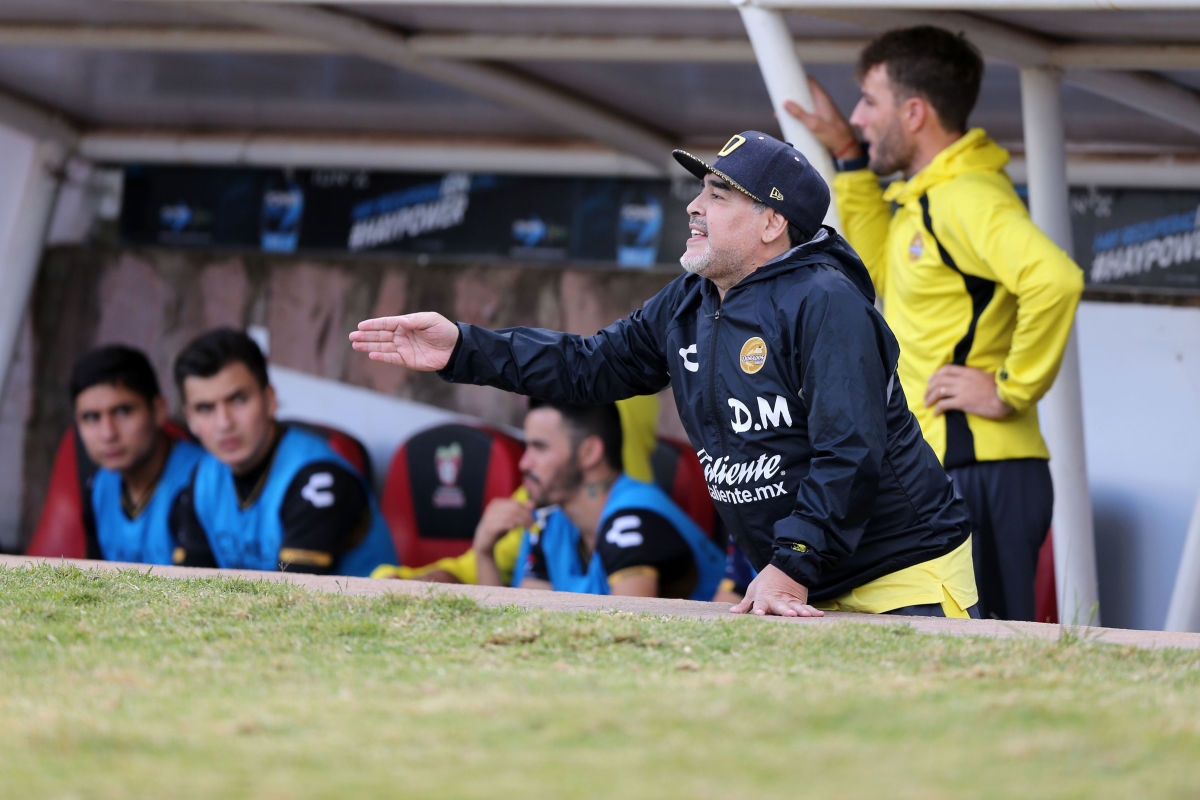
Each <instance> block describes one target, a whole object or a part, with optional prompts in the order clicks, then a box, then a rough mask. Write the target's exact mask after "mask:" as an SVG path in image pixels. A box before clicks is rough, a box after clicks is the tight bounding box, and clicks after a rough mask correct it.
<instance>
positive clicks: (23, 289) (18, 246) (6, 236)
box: [0, 137, 65, 390]
mask: <svg viewBox="0 0 1200 800" xmlns="http://www.w3.org/2000/svg"><path fill="white" fill-rule="evenodd" d="M22 139H23V137H22ZM5 140H7V144H8V146H7V147H6V146H5V143H6V141H5ZM27 144H28V143H27V140H25V141H21V140H13V139H10V138H8V137H0V149H3V150H5V151H6V156H5V157H6V162H7V158H8V157H9V155H13V154H17V155H18V158H19V159H21V157H23V160H24V162H25V163H24V164H21V163H20V160H18V161H17V163H15V164H14V163H12V162H7V163H6V165H5V170H4V171H5V173H6V174H8V175H9V176H10V177H11V178H12V179H13V182H12V183H10V184H9V185H8V192H7V196H6V197H4V198H2V199H0V208H7V209H8V211H7V214H6V215H2V214H0V217H3V216H7V219H2V218H0V390H2V389H3V387H4V384H5V383H7V381H8V372H9V367H10V366H11V365H12V362H13V358H14V356H15V351H16V347H17V339H18V337H19V336H20V332H21V322H22V320H23V319H24V316H25V309H26V307H27V306H28V305H29V297H30V295H31V294H32V292H33V282H34V278H35V277H37V268H38V262H39V261H40V260H41V257H42V245H43V243H44V242H45V240H46V231H47V229H48V228H49V225H50V215H51V213H52V212H53V210H54V199H55V196H56V194H57V190H58V183H59V181H58V178H57V171H58V169H59V167H61V165H62V163H63V159H64V157H65V152H64V150H63V148H62V147H61V146H60V145H58V144H55V143H49V142H41V143H36V142H35V143H34V144H33V145H32V147H29V146H27ZM10 170H11V171H10ZM0 190H2V189H0Z"/></svg>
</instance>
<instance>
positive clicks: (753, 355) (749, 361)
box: [738, 336, 767, 375]
mask: <svg viewBox="0 0 1200 800" xmlns="http://www.w3.org/2000/svg"><path fill="white" fill-rule="evenodd" d="M765 363H767V343H766V342H764V341H763V340H762V339H761V338H759V337H758V336H754V337H751V338H749V339H747V340H746V343H745V344H744V345H742V352H741V355H739V356H738V366H740V367H741V368H742V372H745V373H746V374H747V375H753V374H754V373H756V372H758V371H759V370H760V369H762V368H763V364H765Z"/></svg>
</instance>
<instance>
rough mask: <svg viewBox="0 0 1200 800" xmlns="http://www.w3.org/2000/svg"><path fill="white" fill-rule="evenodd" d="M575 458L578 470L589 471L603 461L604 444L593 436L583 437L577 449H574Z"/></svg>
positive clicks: (597, 437)
mask: <svg viewBox="0 0 1200 800" xmlns="http://www.w3.org/2000/svg"><path fill="white" fill-rule="evenodd" d="M575 457H576V459H577V460H578V461H579V468H580V469H582V470H588V469H591V468H592V467H594V466H596V465H597V464H599V463H600V462H602V461H603V460H604V442H602V441H601V440H600V437H599V436H596V435H595V434H593V435H591V436H585V437H584V439H583V441H582V442H580V443H579V447H577V448H575Z"/></svg>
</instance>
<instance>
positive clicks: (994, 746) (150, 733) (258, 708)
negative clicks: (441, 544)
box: [0, 566, 1200, 799]
mask: <svg viewBox="0 0 1200 800" xmlns="http://www.w3.org/2000/svg"><path fill="white" fill-rule="evenodd" d="M0 665H2V670H3V672H2V674H3V677H4V685H5V691H4V692H3V694H2V695H0V754H2V756H0V762H2V764H3V777H2V778H0V795H3V796H4V797H14V798H17V797H19V798H26V797H36V798H56V797H72V798H74V797H87V798H91V797H98V798H109V797H170V798H173V799H175V798H192V797H206V798H209V797H255V798H291V797H331V798H332V797H339V798H350V797H354V798H356V797H366V796H372V795H373V796H378V797H421V798H425V797H431V798H433V797H449V798H459V797H462V798H476V797H478V798H485V797H486V798H526V797H535V798H541V797H547V798H582V797H604V798H608V797H614V798H642V797H647V798H649V797H666V798H759V797H769V798H776V797H779V798H784V797H788V798H790V797H816V798H857V797H863V798H958V797H996V798H1009V797H1036V798H1051V797H1078V798H1096V797H1101V798H1102V797H1114V798H1115V797H1120V798H1126V797H1179V798H1184V797H1196V796H1198V795H1200V655H1198V654H1197V653H1196V652H1194V651H1182V650H1170V649H1166V650H1144V649H1138V648H1133V647H1118V646H1113V645H1102V644H1097V643H1094V642H1090V641H1088V640H1087V638H1086V637H1082V638H1080V637H1066V638H1064V639H1062V640H1060V641H1057V642H1045V641H1034V640H1026V639H1008V640H993V639H982V638H972V637H966V638H963V637H959V638H952V637H943V636H936V637H935V636H925V635H921V634H917V633H914V632H912V631H911V629H909V628H907V627H904V626H868V625H853V624H844V625H819V626H818V625H814V626H811V627H810V626H806V625H802V624H786V625H784V624H772V623H770V622H769V621H765V620H756V619H751V618H744V617H736V618H730V619H723V620H719V621H713V620H686V619H675V618H660V617H647V616H633V615H630V614H624V613H608V614H597V613H589V614H583V613H554V612H529V611H522V610H518V609H515V608H502V609H493V608H485V607H481V606H478V605H476V604H474V603H473V602H471V601H469V600H463V599H457V598H447V597H432V596H431V597H417V598H413V597H406V596H400V595H394V596H386V597H375V598H368V597H357V596H347V595H337V594H324V593H319V592H311V591H308V590H305V589H303V588H299V587H296V586H291V585H287V584H276V583H265V582H249V581H245V580H178V579H174V580H173V579H168V578H159V577H153V576H147V575H145V574H142V573H141V572H136V571H124V572H112V573H100V572H84V571H80V570H78V569H75V568H71V567H50V566H39V567H34V568H3V567H0Z"/></svg>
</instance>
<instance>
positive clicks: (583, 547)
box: [474, 401, 725, 600]
mask: <svg viewBox="0 0 1200 800" xmlns="http://www.w3.org/2000/svg"><path fill="white" fill-rule="evenodd" d="M621 444H622V433H621V419H620V415H619V414H618V412H617V409H616V406H615V405H613V404H611V403H609V404H606V405H600V406H572V405H566V404H557V405H550V404H543V403H539V402H538V401H533V403H532V404H531V408H530V410H529V413H528V414H527V415H526V417H525V454H524V456H522V458H521V463H520V467H521V472H522V475H523V485H524V487H525V489H526V490H527V491H528V493H529V500H528V501H527V502H519V501H517V500H515V499H513V498H498V499H496V500H493V501H492V502H491V503H489V504H488V507H487V508H486V509H484V512H483V516H482V517H481V519H480V521H479V525H478V526H477V527H476V529H475V542H474V550H475V556H476V563H477V565H478V572H479V582H480V583H481V584H489V585H500V583H501V577H500V572H499V570H498V569H497V567H496V561H495V557H494V553H493V551H494V548H495V545H496V542H497V541H498V540H499V539H500V538H501V537H502V536H503V535H504V534H505V532H506V531H508V530H509V529H511V528H515V527H521V528H525V529H526V531H527V532H526V535H525V538H524V540H523V541H522V543H521V551H520V554H519V555H518V557H517V562H516V568H515V570H514V572H513V578H512V585H513V586H519V587H524V588H532V589H556V590H558V591H566V592H587V593H590V594H622V595H636V596H641V597H686V598H691V599H693V600H711V599H712V596H713V593H714V592H715V591H716V588H717V584H718V583H719V582H720V580H721V575H722V572H723V570H724V565H725V558H724V555H723V554H722V553H721V551H720V550H719V549H718V548H717V547H716V545H714V544H713V543H712V542H711V541H709V539H708V537H707V536H705V534H704V532H703V531H702V530H701V529H700V528H699V526H697V525H696V524H695V523H694V522H692V520H691V519H690V518H689V517H688V516H687V515H686V514H685V513H684V512H683V511H682V510H681V509H680V508H679V507H678V506H676V505H675V504H674V503H672V502H671V500H670V498H669V497H667V495H666V494H665V493H664V492H663V491H662V490H661V489H659V488H658V487H657V486H654V485H653V484H649V483H643V482H642V481H638V480H634V479H633V478H631V477H629V476H628V475H626V474H625V473H624V470H623V464H622V456H621Z"/></svg>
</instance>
